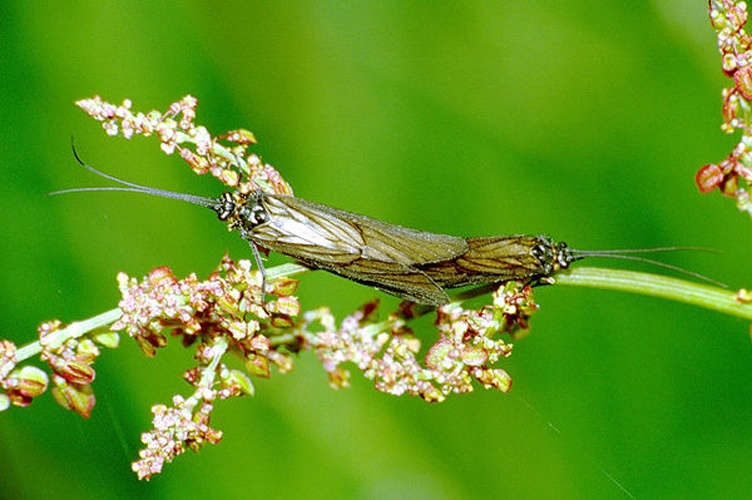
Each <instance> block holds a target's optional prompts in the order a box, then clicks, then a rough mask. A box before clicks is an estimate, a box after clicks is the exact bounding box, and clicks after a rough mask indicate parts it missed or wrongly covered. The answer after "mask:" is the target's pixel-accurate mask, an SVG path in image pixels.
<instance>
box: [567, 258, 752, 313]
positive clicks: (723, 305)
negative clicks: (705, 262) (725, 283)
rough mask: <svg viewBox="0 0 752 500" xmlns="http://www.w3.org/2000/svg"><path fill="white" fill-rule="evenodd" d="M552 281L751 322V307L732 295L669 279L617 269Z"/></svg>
mask: <svg viewBox="0 0 752 500" xmlns="http://www.w3.org/2000/svg"><path fill="white" fill-rule="evenodd" d="M555 280H556V284H558V285H568V286H585V287H590V288H599V289H601V290H620V291H622V292H631V293H639V294H641V295H648V296H651V297H662V298H664V299H669V300H674V301H676V302H683V303H685V304H692V305H695V306H699V307H704V308H705V309H710V310H713V311H718V312H721V313H724V314H729V315H732V316H738V317H740V318H744V319H748V320H752V304H750V303H744V302H741V301H739V300H738V299H737V298H736V294H735V293H734V292H731V291H728V290H724V289H722V288H718V287H714V286H710V285H705V284H702V283H694V282H691V281H685V280H681V279H678V278H672V277H669V276H661V275H657V274H648V273H638V272H634V271H623V270H620V269H605V268H599V267H577V268H574V269H571V270H569V271H567V272H563V273H560V274H557V275H556V277H555Z"/></svg>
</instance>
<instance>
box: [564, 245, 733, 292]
mask: <svg viewBox="0 0 752 500" xmlns="http://www.w3.org/2000/svg"><path fill="white" fill-rule="evenodd" d="M680 250H689V251H698V252H713V253H720V251H719V250H715V249H712V248H703V247H682V246H671V247H655V248H628V249H624V250H575V249H570V251H571V255H572V260H580V259H584V258H586V257H604V258H610V259H621V260H630V261H633V262H643V263H645V264H650V265H652V266H656V267H660V268H663V269H668V270H671V271H675V272H677V273H680V274H684V275H686V276H691V277H693V278H695V279H698V280H700V281H704V282H706V283H710V284H713V285H715V286H719V287H721V288H728V285H727V284H725V283H722V282H720V281H717V280H714V279H713V278H709V277H707V276H705V275H704V274H700V273H696V272H694V271H690V270H689V269H684V268H683V267H679V266H675V265H673V264H667V263H665V262H661V261H659V260H653V259H646V258H645V257H637V256H635V255H630V254H635V253H657V252H674V251H680Z"/></svg>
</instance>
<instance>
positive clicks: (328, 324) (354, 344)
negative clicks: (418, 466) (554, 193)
mask: <svg viewBox="0 0 752 500" xmlns="http://www.w3.org/2000/svg"><path fill="white" fill-rule="evenodd" d="M377 309H378V302H371V303H369V304H366V305H365V306H364V307H363V308H361V309H360V310H358V311H356V312H355V313H354V314H352V315H350V316H348V317H347V318H345V319H344V320H343V321H342V323H341V325H340V327H339V328H336V327H335V322H334V320H333V318H332V317H331V315H330V314H329V313H328V311H327V310H325V309H320V310H317V311H310V312H307V313H305V314H304V315H303V317H304V321H305V322H308V323H310V322H313V321H316V322H317V323H319V324H321V325H323V326H324V331H323V332H318V333H316V334H312V335H307V336H306V338H307V341H308V344H309V345H311V346H312V347H313V349H314V350H315V351H316V354H317V356H318V357H319V360H320V361H321V362H322V364H323V366H324V369H325V370H326V371H327V373H328V374H329V381H330V384H331V385H332V386H333V387H346V386H347V385H348V381H349V378H350V376H349V373H348V372H347V371H346V370H344V369H343V368H342V367H341V365H342V364H343V363H353V364H354V365H355V366H356V367H357V368H358V369H359V370H360V371H361V372H362V373H363V375H364V376H365V377H366V378H368V379H371V380H373V381H374V387H375V388H376V389H377V390H379V391H382V392H386V393H388V394H393V395H396V396H401V395H403V394H409V395H413V396H419V397H421V398H422V399H424V400H425V401H428V402H441V401H443V400H444V399H445V398H446V396H447V395H448V394H450V393H465V392H470V391H472V390H473V382H474V381H477V382H480V383H481V384H482V385H483V386H484V387H486V388H495V389H499V390H501V391H503V392H507V391H508V390H509V389H510V387H511V383H512V381H511V378H510V377H509V375H508V374H507V373H506V372H505V371H504V370H502V369H499V368H495V367H494V366H495V365H496V363H497V362H498V361H499V360H500V359H501V358H504V357H507V356H509V355H510V354H511V352H512V346H511V344H508V343H506V342H505V341H504V340H503V339H502V338H500V337H499V334H500V333H509V334H514V333H516V332H520V331H524V330H526V329H527V328H528V320H529V318H530V315H531V314H532V313H533V312H535V310H536V309H537V305H536V304H535V303H534V302H533V296H532V288H531V287H529V286H524V285H522V284H520V283H516V282H509V283H507V284H505V285H503V286H502V287H501V288H499V289H498V290H497V291H496V292H495V293H494V302H493V304H492V305H488V306H484V307H482V308H480V309H479V310H473V309H464V308H463V307H462V306H461V305H460V304H459V303H451V304H448V305H446V306H442V307H440V308H439V309H438V311H437V318H436V326H437V328H438V331H439V333H440V337H439V340H438V341H437V342H436V343H434V344H433V345H432V346H431V347H430V348H429V349H428V352H427V354H426V358H425V363H424V364H421V363H420V361H419V360H418V358H417V356H418V353H419V351H420V341H419V340H418V339H417V338H416V337H415V336H414V334H413V332H412V330H411V329H410V328H409V327H408V326H407V323H406V321H407V320H408V319H409V317H408V316H409V315H410V314H411V313H408V314H407V315H406V314H404V313H395V314H392V315H391V316H390V317H389V319H387V320H386V321H383V322H378V321H377V319H378V318H377V317H376V311H377ZM304 331H307V328H305V327H304Z"/></svg>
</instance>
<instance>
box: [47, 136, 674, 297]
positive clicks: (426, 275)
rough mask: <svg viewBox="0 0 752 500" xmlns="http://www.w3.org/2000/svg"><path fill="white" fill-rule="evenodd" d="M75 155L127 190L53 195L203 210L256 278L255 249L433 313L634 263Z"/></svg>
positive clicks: (532, 239)
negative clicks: (588, 270) (478, 294)
mask: <svg viewBox="0 0 752 500" xmlns="http://www.w3.org/2000/svg"><path fill="white" fill-rule="evenodd" d="M74 155H75V157H76V160H78V162H79V163H80V164H81V165H82V166H83V167H85V168H86V169H88V170H90V171H92V172H94V173H95V174H97V175H100V176H102V177H105V178H107V179H110V180H112V181H114V182H117V183H119V184H121V185H123V186H126V187H95V188H74V189H66V190H62V191H56V192H55V193H53V194H61V193H70V192H81V191H125V192H135V193H142V194H148V195H152V196H160V197H164V198H172V199H177V200H182V201H186V202H189V203H193V204H196V205H200V206H203V207H206V208H210V209H212V210H214V211H215V212H216V213H217V216H218V217H219V219H220V220H223V221H226V222H227V223H228V225H229V227H230V229H237V230H238V232H239V233H240V236H241V237H242V238H243V239H245V240H247V241H248V243H249V244H250V247H251V250H252V252H253V254H254V257H255V259H256V262H257V264H258V266H259V269H260V270H261V273H262V277H264V276H265V274H264V267H263V263H262V260H261V255H260V252H259V248H261V249H263V250H267V251H268V250H272V251H275V252H278V253H281V254H283V255H287V256H289V257H292V258H294V259H296V260H297V261H299V262H301V263H302V264H304V265H306V266H307V267H310V268H311V269H323V270H325V271H329V272H331V273H333V274H336V275H338V276H342V277H344V278H347V279H350V280H352V281H355V282H358V283H361V284H364V285H370V286H373V287H375V288H378V289H381V290H383V291H385V292H387V293H390V294H393V295H396V296H398V297H401V298H403V299H407V300H411V301H413V302H418V303H422V304H429V305H433V306H439V305H442V304H446V303H448V302H449V296H448V295H447V293H446V291H445V290H446V289H450V288H458V287H463V286H468V285H480V284H488V283H500V282H505V281H509V280H524V281H527V282H529V283H531V284H539V283H545V282H550V278H551V277H552V276H553V275H554V274H555V273H556V272H558V271H560V270H562V269H566V268H567V267H569V265H570V264H571V263H572V262H574V261H576V260H579V259H582V258H585V257H589V256H604V257H609V256H610V257H618V258H623V259H638V258H637V257H631V256H625V255H622V254H621V253H623V252H624V251H622V252H621V253H619V254H614V253H613V252H610V251H578V250H573V249H570V248H569V247H568V246H567V245H566V244H565V243H563V242H560V243H555V242H554V241H553V240H551V239H550V238H548V237H547V236H528V235H512V236H490V237H477V238H459V237H456V236H449V235H445V234H434V233H429V232H425V231H419V230H416V229H409V228H405V227H401V226H397V225H394V224H389V223H386V222H382V221H379V220H375V219H371V218H369V217H365V216H363V215H358V214H355V213H351V212H347V211H344V210H339V209H336V208H332V207H329V206H327V205H323V204H321V203H316V202H313V201H308V200H304V199H301V198H296V197H293V196H286V195H274V194H267V193H263V192H261V191H255V192H252V193H248V194H246V193H241V192H237V191H236V192H234V193H229V192H228V193H224V194H223V195H222V196H220V197H219V198H218V199H214V198H207V197H202V196H194V195H190V194H183V193H175V192H172V191H165V190H162V189H155V188H150V187H146V186H141V185H138V184H134V183H131V182H127V181H124V180H121V179H118V178H116V177H113V176H111V175H108V174H105V173H103V172H100V171H99V170H97V169H95V168H93V167H91V166H89V165H87V164H85V163H84V162H83V161H81V159H80V158H79V157H78V155H77V154H76V152H75V150H74ZM653 250H665V249H653ZM642 251H644V250H634V252H642ZM626 252H629V251H626ZM639 260H642V259H639ZM651 262H652V261H651ZM656 264H658V265H662V266H663V267H669V268H672V269H673V268H674V267H673V266H670V265H667V264H661V263H656ZM264 283H265V279H264Z"/></svg>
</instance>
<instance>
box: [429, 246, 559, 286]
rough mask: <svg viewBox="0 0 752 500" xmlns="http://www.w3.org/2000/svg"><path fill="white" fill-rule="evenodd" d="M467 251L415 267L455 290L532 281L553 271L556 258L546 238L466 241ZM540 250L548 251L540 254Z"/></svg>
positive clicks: (441, 284) (440, 283) (442, 284)
mask: <svg viewBox="0 0 752 500" xmlns="http://www.w3.org/2000/svg"><path fill="white" fill-rule="evenodd" d="M467 243H468V247H469V248H468V250H467V252H465V253H464V254H462V255H461V256H459V257H457V258H456V259H452V260H447V261H442V262H437V263H429V264H426V265H421V266H418V268H419V269H420V270H421V271H423V272H425V273H426V274H427V275H428V276H429V277H431V279H433V280H434V281H435V282H436V283H437V284H439V285H440V286H442V287H445V288H456V287H461V286H465V285H472V284H479V283H493V282H500V281H507V280H513V279H534V278H537V277H541V276H545V275H546V274H548V273H550V272H551V270H552V267H551V266H552V264H551V263H549V262H548V261H547V259H548V260H550V259H553V258H554V257H555V255H554V251H555V249H554V248H553V247H552V246H551V245H552V243H551V242H550V240H548V239H547V238H545V237H540V236H528V235H512V236H489V237H480V238H467ZM541 250H547V252H543V253H541Z"/></svg>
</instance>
